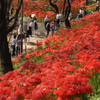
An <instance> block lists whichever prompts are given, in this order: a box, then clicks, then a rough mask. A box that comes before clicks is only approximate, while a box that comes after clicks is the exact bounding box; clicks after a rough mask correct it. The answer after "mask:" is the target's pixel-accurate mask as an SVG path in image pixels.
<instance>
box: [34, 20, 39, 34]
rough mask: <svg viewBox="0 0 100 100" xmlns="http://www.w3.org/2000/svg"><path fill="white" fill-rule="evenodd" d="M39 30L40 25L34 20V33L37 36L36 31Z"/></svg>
mask: <svg viewBox="0 0 100 100" xmlns="http://www.w3.org/2000/svg"><path fill="white" fill-rule="evenodd" d="M37 29H38V24H37V21H36V20H34V33H35V34H36V31H37Z"/></svg>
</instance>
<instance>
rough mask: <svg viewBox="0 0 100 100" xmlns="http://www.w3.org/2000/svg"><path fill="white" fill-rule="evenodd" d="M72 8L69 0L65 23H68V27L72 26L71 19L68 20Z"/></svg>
mask: <svg viewBox="0 0 100 100" xmlns="http://www.w3.org/2000/svg"><path fill="white" fill-rule="evenodd" d="M70 9H71V6H70V2H69V0H68V6H67V7H66V10H65V25H66V28H71V25H70V21H69V20H68V17H69V13H70Z"/></svg>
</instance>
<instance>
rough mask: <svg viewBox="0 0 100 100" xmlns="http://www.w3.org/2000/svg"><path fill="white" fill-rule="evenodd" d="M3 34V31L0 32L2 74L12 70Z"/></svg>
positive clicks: (5, 36)
mask: <svg viewBox="0 0 100 100" xmlns="http://www.w3.org/2000/svg"><path fill="white" fill-rule="evenodd" d="M5 33H6V31H5V30H4V29H2V31H1V32H0V60H1V61H0V62H1V68H2V72H3V74H5V73H7V72H9V71H13V70H14V69H13V66H12V62H11V55H10V52H9V48H8V42H7V35H6V34H5Z"/></svg>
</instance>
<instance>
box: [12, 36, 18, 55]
mask: <svg viewBox="0 0 100 100" xmlns="http://www.w3.org/2000/svg"><path fill="white" fill-rule="evenodd" d="M16 41H17V39H16V35H14V37H13V39H12V56H15V54H16V53H15V50H16Z"/></svg>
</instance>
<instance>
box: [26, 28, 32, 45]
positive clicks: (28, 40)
mask: <svg viewBox="0 0 100 100" xmlns="http://www.w3.org/2000/svg"><path fill="white" fill-rule="evenodd" d="M30 35H32V30H31V27H28V30H27V32H26V38H27V39H26V41H27V43H29V42H30Z"/></svg>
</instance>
